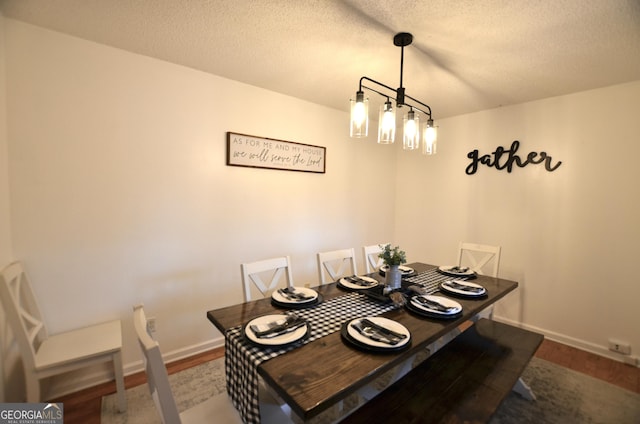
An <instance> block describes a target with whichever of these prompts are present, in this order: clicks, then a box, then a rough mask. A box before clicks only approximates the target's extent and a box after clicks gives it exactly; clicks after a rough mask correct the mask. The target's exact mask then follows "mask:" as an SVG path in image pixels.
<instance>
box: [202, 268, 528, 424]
mask: <svg viewBox="0 0 640 424" xmlns="http://www.w3.org/2000/svg"><path fill="white" fill-rule="evenodd" d="M407 266H409V267H412V268H414V269H415V270H416V272H423V271H427V270H429V269H432V268H434V266H433V265H427V264H424V263H410V264H407ZM369 275H370V276H371V277H373V278H376V279H378V280H380V281H383V279H384V277H381V276H380V275H378V274H377V273H375V274H369ZM474 282H475V283H478V284H481V285H482V286H484V287H485V288H486V289H487V296H486V297H484V298H480V299H461V298H456V301H458V302H459V303H460V304H461V305H462V307H463V311H462V315H461V316H460V317H459V318H457V319H452V320H437V319H431V318H425V317H421V316H417V315H415V314H412V313H411V312H409V311H407V310H406V309H404V308H400V309H396V310H393V311H390V312H387V313H385V314H383V315H382V316H384V317H386V318H389V319H393V320H395V321H397V322H399V323H401V324H403V325H404V326H405V327H407V329H408V330H409V331H410V332H411V337H412V342H411V347H410V348H409V349H407V350H405V351H403V352H398V353H386V354H374V353H370V352H364V351H362V350H358V349H356V348H354V347H353V346H351V345H349V344H346V343H345V342H343V340H342V338H341V336H340V332H339V331H338V332H335V333H332V334H330V335H328V336H325V337H322V338H320V339H318V340H315V341H313V342H311V343H308V344H306V345H304V346H301V347H300V348H298V349H294V350H292V351H290V352H287V353H285V354H283V355H280V356H278V357H275V358H273V359H270V360H268V361H266V362H263V363H262V364H260V365H259V366H258V373H259V374H260V375H261V376H262V378H263V379H264V380H265V382H266V383H267V384H269V385H270V386H271V387H272V388H273V389H274V390H275V391H276V392H277V393H278V394H279V395H280V396H281V397H282V398H283V399H284V401H286V402H287V403H288V404H289V406H290V407H291V409H292V410H293V411H294V412H295V413H296V414H297V415H298V416H300V417H301V418H302V419H305V420H306V419H309V418H311V417H314V416H316V415H317V414H319V413H320V412H322V411H324V410H325V409H327V408H328V407H330V406H332V405H333V404H335V403H336V402H338V401H340V400H342V399H344V398H345V397H346V396H348V395H350V394H352V393H354V392H355V391H356V390H358V389H359V388H361V387H363V386H365V385H366V384H367V383H369V382H371V381H372V380H373V379H375V378H376V377H378V376H380V375H381V374H382V373H384V372H385V371H387V370H390V369H391V368H393V367H394V366H396V365H399V364H400V363H402V362H403V361H404V360H406V359H408V358H410V357H411V356H413V355H415V354H416V353H417V352H419V351H420V350H422V349H424V348H425V347H426V346H428V345H429V344H431V343H433V342H434V341H436V340H438V339H439V338H440V337H441V336H444V335H446V334H448V333H449V332H451V331H452V330H455V329H456V328H457V327H458V326H459V325H460V324H462V323H463V322H465V321H467V320H469V319H470V318H472V317H473V316H475V315H476V314H477V313H479V312H480V311H482V310H483V309H485V308H487V307H488V306H490V305H491V304H493V303H495V302H496V301H498V300H499V299H501V298H503V297H504V296H505V295H507V294H508V293H509V292H511V291H513V290H515V289H516V288H517V287H518V283H517V282H515V281H510V280H505V279H501V278H493V277H487V276H482V275H479V276H478V278H477V279H476V280H474ZM314 289H315V290H316V291H318V292H319V293H320V294H321V295H322V296H323V297H324V300H329V299H331V298H334V297H337V296H341V295H343V294H345V291H344V290H342V289H340V288H339V287H338V286H337V284H336V283H331V284H326V285H322V286H319V287H314ZM281 311H282V310H281V309H279V308H277V307H275V306H273V305H272V304H271V301H270V299H269V298H266V299H260V300H256V301H252V302H247V303H242V304H239V305H233V306H229V307H225V308H220V309H215V310H211V311H208V312H207V317H208V319H209V320H210V321H211V322H212V323H213V324H214V325H215V326H216V328H217V329H218V330H220V331H221V332H222V333H223V334H224V333H225V331H226V330H228V329H230V328H233V327H237V326H239V325H244V324H246V323H247V322H249V321H250V320H252V319H253V318H256V317H259V316H261V315H266V314H272V313H274V312H275V313H281Z"/></svg>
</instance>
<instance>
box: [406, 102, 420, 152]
mask: <svg viewBox="0 0 640 424" xmlns="http://www.w3.org/2000/svg"><path fill="white" fill-rule="evenodd" d="M419 121H420V119H419V117H418V116H417V115H416V113H415V112H414V111H413V110H410V111H409V112H407V114H406V115H405V116H404V137H403V141H402V148H403V149H405V150H415V149H417V148H418V147H419V144H420V122H419Z"/></svg>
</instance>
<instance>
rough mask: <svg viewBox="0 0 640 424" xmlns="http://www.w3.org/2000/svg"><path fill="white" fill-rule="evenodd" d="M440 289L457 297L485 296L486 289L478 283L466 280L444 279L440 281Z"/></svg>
mask: <svg viewBox="0 0 640 424" xmlns="http://www.w3.org/2000/svg"><path fill="white" fill-rule="evenodd" d="M440 291H442V292H443V293H447V294H450V295H452V296H459V297H467V298H472V297H485V296H486V295H487V289H486V288H484V287H483V286H481V285H480V284H476V283H472V282H470V281H466V280H446V281H443V282H442V283H440Z"/></svg>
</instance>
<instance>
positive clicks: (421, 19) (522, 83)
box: [0, 0, 640, 119]
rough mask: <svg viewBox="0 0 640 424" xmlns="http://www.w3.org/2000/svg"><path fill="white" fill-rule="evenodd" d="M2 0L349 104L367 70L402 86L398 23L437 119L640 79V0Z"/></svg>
mask: <svg viewBox="0 0 640 424" xmlns="http://www.w3.org/2000/svg"><path fill="white" fill-rule="evenodd" d="M0 9H1V10H2V13H3V14H4V16H5V17H8V18H12V19H17V20H21V21H24V22H27V23H31V24H34V25H38V26H42V27H45V28H50V29H52V30H55V31H59V32H63V33H67V34H71V35H74V36H76V37H80V38H84V39H87V40H92V41H96V42H98V43H103V44H107V45H110V46H114V47H118V48H121V49H124V50H128V51H131V52H135V53H139V54H142V55H146V56H151V57H155V58H159V59H162V60H166V61H168V62H173V63H177V64H181V65H184V66H188V67H191V68H195V69H199V70H202V71H205V72H210V73H212V74H216V75H220V76H223V77H227V78H231V79H234V80H238V81H242V82H245V83H248V84H251V85H255V86H259V87H264V88H267V89H269V90H273V91H277V92H280V93H284V94H288V95H291V96H295V97H298V98H302V99H305V100H308V101H311V102H314V103H319V104H323V105H327V106H330V107H333V108H337V109H341V110H348V100H349V98H350V97H352V96H353V95H354V93H355V91H356V89H357V88H358V81H359V79H360V77H361V76H363V75H366V76H368V77H370V78H373V79H375V80H377V81H380V82H382V83H384V84H386V85H389V86H391V87H394V88H396V87H398V85H399V78H400V49H399V48H398V47H395V46H394V45H393V36H394V35H395V34H396V33H397V32H410V33H412V34H413V36H414V42H413V44H412V45H411V46H409V47H407V48H406V49H405V62H404V81H403V82H404V84H403V85H404V86H405V88H406V90H407V94H409V95H411V96H412V97H415V98H417V99H419V100H421V101H423V102H425V103H427V104H429V105H430V106H431V108H432V110H433V112H434V118H436V119H438V118H443V117H447V116H452V115H458V114H462V113H467V112H473V111H477V110H483V109H489V108H494V107H498V106H501V105H508V104H514V103H521V102H525V101H530V100H535V99H541V98H546V97H551V96H557V95H562V94H567V93H572V92H578V91H584V90H588V89H592V88H598V87H604V86H608V85H612V84H618V83H623V82H628V81H634V80H640V0H421V1H419V0H413V1H411V0H386V1H374V0H344V1H339V0H231V1H227V0H46V1H45V0H0ZM372 100H373V98H372ZM372 106H375V105H372Z"/></svg>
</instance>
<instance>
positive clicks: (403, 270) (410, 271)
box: [380, 265, 416, 274]
mask: <svg viewBox="0 0 640 424" xmlns="http://www.w3.org/2000/svg"><path fill="white" fill-rule="evenodd" d="M398 269H399V270H400V272H401V273H402V274H413V273H414V272H416V271H415V270H414V269H413V268H409V267H408V266H404V265H400V266H399V267H398ZM380 270H381V271H382V272H384V273H385V274H386V272H387V271H388V270H389V265H382V266H381V267H380Z"/></svg>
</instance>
